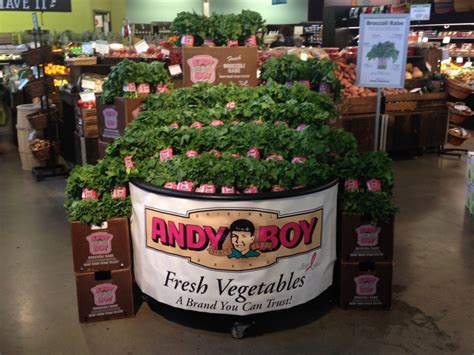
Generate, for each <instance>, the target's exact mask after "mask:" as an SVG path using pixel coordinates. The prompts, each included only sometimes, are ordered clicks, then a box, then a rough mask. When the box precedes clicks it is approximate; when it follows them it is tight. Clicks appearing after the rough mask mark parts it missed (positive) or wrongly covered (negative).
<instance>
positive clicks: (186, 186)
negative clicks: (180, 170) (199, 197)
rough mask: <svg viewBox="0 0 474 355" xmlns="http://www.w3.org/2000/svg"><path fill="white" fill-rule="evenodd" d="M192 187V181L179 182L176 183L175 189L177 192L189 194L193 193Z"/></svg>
mask: <svg viewBox="0 0 474 355" xmlns="http://www.w3.org/2000/svg"><path fill="white" fill-rule="evenodd" d="M193 186H194V183H193V182H192V181H180V182H178V187H177V189H178V190H179V191H188V192H191V191H193Z"/></svg>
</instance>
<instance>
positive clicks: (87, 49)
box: [82, 42, 94, 55]
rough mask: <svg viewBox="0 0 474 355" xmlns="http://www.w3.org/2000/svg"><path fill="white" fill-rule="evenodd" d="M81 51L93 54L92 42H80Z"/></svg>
mask: <svg viewBox="0 0 474 355" xmlns="http://www.w3.org/2000/svg"><path fill="white" fill-rule="evenodd" d="M82 53H84V54H86V55H92V54H94V48H92V43H91V42H84V43H82Z"/></svg>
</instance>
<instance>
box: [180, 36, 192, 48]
mask: <svg viewBox="0 0 474 355" xmlns="http://www.w3.org/2000/svg"><path fill="white" fill-rule="evenodd" d="M181 45H182V46H187V47H192V46H194V36H191V35H182V36H181Z"/></svg>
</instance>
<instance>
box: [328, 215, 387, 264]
mask: <svg viewBox="0 0 474 355" xmlns="http://www.w3.org/2000/svg"><path fill="white" fill-rule="evenodd" d="M339 220H340V223H339V230H338V241H337V245H338V256H339V258H340V259H341V260H342V261H353V262H356V261H364V260H370V261H392V258H393V236H394V226H393V219H392V221H391V223H385V224H382V225H379V226H374V225H372V224H370V223H369V221H367V220H364V219H363V217H362V216H361V215H357V214H354V215H348V214H345V213H342V214H341V215H340V218H339Z"/></svg>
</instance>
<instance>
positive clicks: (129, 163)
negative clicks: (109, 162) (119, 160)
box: [123, 155, 135, 169]
mask: <svg viewBox="0 0 474 355" xmlns="http://www.w3.org/2000/svg"><path fill="white" fill-rule="evenodd" d="M123 162H124V163H125V168H126V169H133V168H135V164H133V160H132V156H131V155H127V156H126V157H125V158H123Z"/></svg>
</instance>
